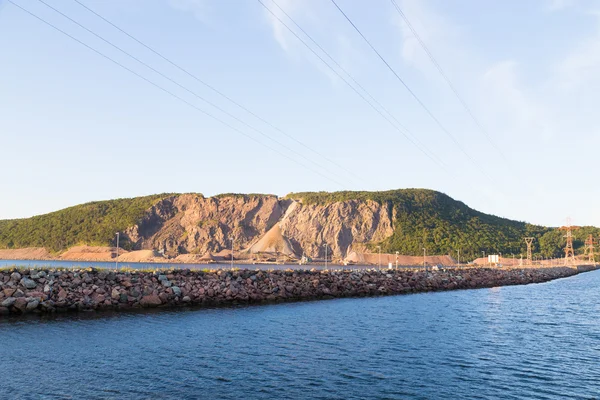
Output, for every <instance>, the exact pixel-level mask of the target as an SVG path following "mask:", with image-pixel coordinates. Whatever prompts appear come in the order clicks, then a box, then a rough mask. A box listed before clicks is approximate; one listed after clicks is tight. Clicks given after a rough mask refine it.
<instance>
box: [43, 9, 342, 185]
mask: <svg viewBox="0 0 600 400" xmlns="http://www.w3.org/2000/svg"><path fill="white" fill-rule="evenodd" d="M38 1H39V2H40V3H42V4H44V5H45V6H47V7H48V8H50V9H52V10H53V11H55V12H56V13H58V14H60V15H62V16H63V17H64V18H66V19H68V20H69V21H71V22H73V23H74V24H76V25H77V26H79V27H80V28H82V29H84V30H85V31H87V32H89V33H91V34H92V35H94V36H95V37H97V38H98V39H100V40H102V41H103V42H105V43H107V44H108V45H110V46H112V47H113V48H115V49H117V50H119V51H120V52H121V53H123V54H125V55H126V56H128V57H130V58H131V59H133V60H135V61H136V62H138V63H140V64H141V65H143V66H144V67H146V68H148V69H150V70H151V71H153V72H154V73H156V74H158V75H160V76H161V77H163V78H165V79H166V80H168V81H169V82H171V83H173V84H175V85H176V86H178V87H179V88H181V89H183V90H185V91H186V92H188V93H190V94H191V95H193V96H194V97H196V98H198V99H200V100H202V101H204V102H205V103H207V104H209V105H210V106H212V107H214V108H216V109H217V110H219V111H221V112H222V113H224V114H225V115H227V116H228V117H230V118H232V119H234V120H236V121H237V122H239V123H240V124H242V125H244V126H246V127H247V128H248V129H251V130H253V131H255V132H256V133H258V134H259V135H261V136H263V137H265V138H267V139H269V140H271V141H272V142H274V143H276V144H278V145H279V146H281V147H283V148H284V149H286V150H288V151H290V152H292V153H294V154H296V155H297V156H299V157H300V158H303V159H305V160H306V161H308V162H311V163H313V164H314V165H315V166H317V167H319V168H321V169H323V170H325V171H327V172H329V173H330V174H332V175H337V174H335V173H332V172H331V171H328V170H327V168H325V167H324V166H323V165H321V164H320V163H318V162H316V161H314V160H311V159H309V158H308V157H306V156H305V155H304V154H302V153H300V152H298V151H296V150H294V149H292V148H291V147H289V146H287V145H285V144H284V143H281V142H280V141H278V140H277V139H275V138H272V137H271V136H270V135H268V134H266V133H264V132H263V131H262V130H260V129H257V128H255V127H254V126H252V125H250V124H248V123H246V122H245V121H243V120H242V119H240V118H238V117H236V116H235V115H233V114H231V113H230V112H228V111H226V110H224V109H223V108H221V107H219V106H217V105H215V104H214V103H212V102H210V101H208V100H206V99H205V98H204V97H202V96H200V95H199V94H197V93H196V92H194V91H192V90H190V89H189V88H187V87H186V86H184V85H182V84H180V83H179V82H177V81H175V80H174V79H172V78H170V77H169V76H167V75H165V74H164V73H162V72H160V71H158V70H157V69H155V68H153V67H152V66H150V65H149V64H147V63H146V62H144V61H142V60H140V59H139V58H137V57H135V56H134V55H132V54H131V53H129V52H127V51H126V50H123V49H122V48H121V47H119V46H117V45H115V44H114V43H112V42H111V41H109V40H107V39H106V38H104V37H102V36H101V35H99V34H97V33H96V32H94V31H92V30H91V29H89V28H87V27H85V26H84V25H82V24H81V23H79V22H77V21H76V20H75V19H73V18H71V17H69V16H68V15H66V14H65V13H63V12H62V11H60V10H58V9H56V8H55V7H52V6H51V5H49V4H48V3H46V2H45V1H44V0H38ZM337 176H338V177H339V175H337Z"/></svg>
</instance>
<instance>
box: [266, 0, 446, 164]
mask: <svg viewBox="0 0 600 400" xmlns="http://www.w3.org/2000/svg"><path fill="white" fill-rule="evenodd" d="M257 1H258V2H259V3H260V5H262V6H263V8H264V9H265V10H267V11H268V12H269V14H271V15H272V16H273V18H275V19H276V20H277V21H279V23H280V24H281V25H283V26H284V27H285V28H286V29H287V30H288V31H290V33H291V34H292V35H294V37H296V39H298V40H299V41H300V42H301V43H302V44H303V45H304V46H305V47H306V48H307V49H308V50H310V52H312V53H313V54H314V55H315V56H316V57H317V58H318V59H319V60H321V62H322V63H323V64H325V66H327V68H329V69H330V70H331V71H332V72H333V73H334V74H335V75H337V76H338V77H339V78H340V79H341V80H342V81H343V82H344V83H345V84H346V85H348V87H349V88H350V89H352V90H353V91H354V92H355V93H356V94H357V95H358V96H359V97H360V98H362V99H363V100H364V101H365V102H366V103H367V104H369V105H370V106H371V108H373V110H375V111H376V112H377V113H378V114H379V115H381V116H382V117H383V118H384V119H385V120H386V121H387V122H388V123H389V124H390V125H392V127H394V128H395V129H396V130H397V131H398V132H400V133H401V134H402V135H403V136H404V137H405V138H406V139H407V140H408V141H409V142H410V143H412V144H413V145H414V146H415V147H416V148H417V149H419V151H421V152H422V153H423V154H424V155H425V156H426V157H427V158H429V159H430V160H431V161H433V162H434V163H436V164H438V165H439V166H440V167H441V168H442V169H443V170H445V171H446V172H449V171H448V170H447V169H446V167H445V166H444V165H443V164H441V162H440V161H438V160H436V159H435V158H434V156H432V155H430V154H429V152H428V151H427V150H426V149H425V148H423V147H422V146H420V145H419V144H418V143H417V142H416V141H415V140H414V139H412V138H411V137H410V136H409V135H408V134H407V133H406V132H404V131H403V130H402V129H400V128H399V127H398V126H397V125H396V124H394V122H392V120H390V119H389V118H388V117H387V116H386V115H385V114H384V113H383V112H381V110H379V108H377V107H375V105H373V103H372V102H371V101H369V99H367V98H366V97H365V96H364V95H363V94H362V93H360V92H359V91H358V90H357V89H356V88H355V87H354V86H353V85H352V84H350V82H348V80H347V79H346V78H344V77H343V76H342V75H341V74H340V73H339V72H338V71H337V70H336V69H335V68H333V67H332V66H331V65H330V64H329V63H328V62H327V61H325V60H324V59H323V57H321V56H320V55H319V54H318V53H317V52H316V51H315V50H314V49H313V48H312V47H310V46H309V45H308V43H306V41H305V40H304V39H302V38H301V37H300V36H299V35H298V34H297V33H296V32H294V30H293V29H292V28H290V27H289V25H287V24H286V23H285V22H284V21H283V20H282V19H281V18H279V16H278V15H277V14H275V13H274V12H273V10H271V9H270V8H269V7H268V6H267V5H266V4H265V3H264V2H263V1H262V0H257Z"/></svg>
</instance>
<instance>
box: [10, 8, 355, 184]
mask: <svg viewBox="0 0 600 400" xmlns="http://www.w3.org/2000/svg"><path fill="white" fill-rule="evenodd" d="M6 1H7V2H8V3H10V4H12V5H14V6H15V7H17V8H19V9H21V10H23V11H24V12H26V13H27V14H29V15H31V16H32V17H34V18H36V19H38V20H39V21H41V22H43V23H45V24H46V25H48V26H50V27H51V28H53V29H55V30H57V31H58V32H60V33H62V34H63V35H65V36H67V37H69V38H70V39H72V40H74V41H75V42H77V43H79V44H81V45H82V46H84V47H86V48H88V49H89V50H91V51H93V52H94V53H96V54H98V55H99V56H101V57H103V58H105V59H107V60H109V61H111V62H112V63H114V64H115V65H117V66H119V67H121V68H123V69H124V70H126V71H128V72H129V73H131V74H133V75H135V76H137V77H138V78H140V79H142V80H144V81H146V82H147V83H149V84H150V85H152V86H154V87H156V88H157V89H159V90H161V91H163V92H165V93H167V94H169V95H170V96H172V97H174V98H175V99H177V100H179V101H181V102H183V103H185V104H186V105H188V106H189V107H191V108H193V109H195V110H196V111H199V112H200V113H202V114H204V115H206V116H208V117H210V118H212V119H214V120H215V121H217V122H219V123H221V124H223V125H225V126H226V127H228V128H230V129H232V130H233V131H235V132H237V133H239V134H241V135H243V136H245V137H247V138H248V139H250V140H252V141H254V142H256V143H258V144H260V145H262V146H264V147H266V148H268V149H269V150H272V151H274V152H275V153H277V154H279V155H281V156H282V157H284V158H287V159H288V160H290V161H292V162H294V163H296V164H298V165H300V166H302V167H304V168H306V169H308V170H310V171H312V172H314V173H316V174H318V175H320V176H322V177H323V178H325V179H327V180H330V181H332V182H334V183H335V184H337V185H339V186H341V187H344V185H343V184H341V183H340V182H338V181H336V180H335V179H332V178H330V177H328V176H326V175H324V174H322V173H321V172H319V171H316V170H314V169H312V168H310V167H308V166H306V165H304V164H302V163H300V162H299V161H297V160H296V159H294V158H292V157H289V156H288V155H286V154H284V153H282V152H280V151H278V150H277V149H275V148H273V147H271V146H269V145H267V144H265V143H263V142H261V141H260V140H258V139H256V138H254V137H253V136H250V135H248V134H247V133H245V132H244V131H242V130H240V129H238V128H236V127H235V126H233V125H231V124H229V123H227V122H225V121H223V120H222V119H220V118H218V117H216V116H214V115H212V114H211V113H209V112H207V111H204V110H203V109H201V108H199V107H198V106H196V105H195V104H193V103H190V102H189V101H187V100H185V99H184V98H182V97H180V96H178V95H176V94H175V93H173V92H171V91H170V90H168V89H165V88H164V87H162V86H160V85H159V84H157V83H155V82H153V81H151V80H150V79H148V78H146V77H145V76H143V75H141V74H139V73H137V72H135V71H134V70H132V69H130V68H128V67H126V66H125V65H123V64H121V63H120V62H118V61H116V60H115V59H113V58H111V57H110V56H107V55H106V54H104V53H102V52H100V51H99V50H96V49H95V48H93V47H92V46H90V45H88V44H86V43H85V42H83V41H81V40H79V39H77V38H76V37H74V36H73V35H71V34H69V33H67V32H65V31H63V30H62V29H60V28H58V27H57V26H56V25H53V24H52V23H50V22H48V21H46V20H45V19H43V18H42V17H40V16H38V15H36V14H34V13H33V12H31V11H29V10H27V9H25V8H24V7H22V6H20V5H19V4H16V3H15V2H14V1H12V0H6Z"/></svg>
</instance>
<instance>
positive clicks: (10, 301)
mask: <svg viewBox="0 0 600 400" xmlns="http://www.w3.org/2000/svg"><path fill="white" fill-rule="evenodd" d="M15 301H17V299H16V297H9V298H7V299H4V301H3V302H2V303H0V305H2V307H10V306H12V305H13V304H15Z"/></svg>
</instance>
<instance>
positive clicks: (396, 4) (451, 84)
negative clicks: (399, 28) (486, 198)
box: [390, 0, 507, 161]
mask: <svg viewBox="0 0 600 400" xmlns="http://www.w3.org/2000/svg"><path fill="white" fill-rule="evenodd" d="M390 1H391V2H392V5H393V6H394V8H395V9H396V11H397V12H398V14H400V17H401V18H402V20H404V23H405V24H406V26H407V27H408V29H410V31H411V32H412V34H413V36H414V37H415V39H417V41H418V42H419V44H420V45H421V47H422V48H423V50H424V51H425V53H426V54H427V56H428V57H429V59H430V60H431V62H432V63H433V65H434V66H435V68H436V69H437V70H438V72H439V73H440V75H441V76H442V78H444V80H445V81H446V83H447V84H448V87H450V90H452V93H454V96H456V98H457V99H458V101H459V102H460V104H461V105H462V106H463V108H464V109H465V111H466V112H467V114H469V116H470V117H471V119H472V120H473V122H474V123H475V125H476V126H477V128H479V131H480V132H481V133H483V134H484V135H485V137H486V138H487V140H488V141H489V142H490V144H491V145H492V146H494V148H495V149H496V150H497V151H498V153H499V154H500V155H501V156H502V158H504V160H505V161H506V160H507V159H506V156H505V155H504V153H503V152H502V150H501V149H500V148H499V146H498V145H496V143H495V142H494V140H493V139H492V137H491V136H490V134H489V133H488V131H487V130H486V129H485V128H484V127H483V125H482V124H481V123H480V122H479V120H478V119H477V118H476V117H475V114H473V111H471V108H470V107H469V106H468V105H467V102H466V101H465V100H464V99H463V97H462V96H461V95H460V94H459V93H458V90H457V89H456V87H455V86H454V84H453V83H452V81H451V80H450V78H448V75H446V73H445V72H444V70H443V69H442V67H441V65H440V64H439V63H438V61H437V60H436V59H435V57H434V56H433V54H432V53H431V51H429V48H428V47H427V45H426V44H425V42H424V41H423V39H421V36H420V35H419V34H418V33H417V31H416V29H415V28H414V27H413V25H412V24H411V23H410V20H409V19H408V17H407V16H406V14H404V12H403V11H402V9H401V8H400V6H399V5H398V3H397V2H396V0H390Z"/></svg>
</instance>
